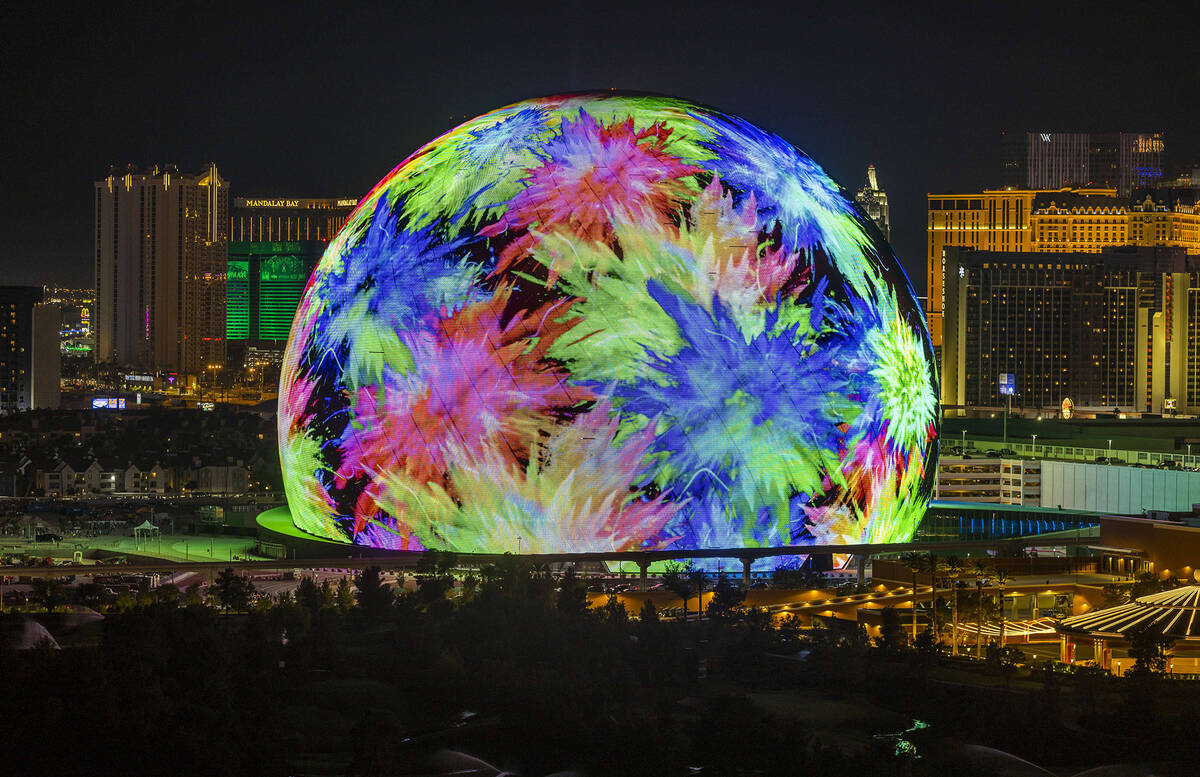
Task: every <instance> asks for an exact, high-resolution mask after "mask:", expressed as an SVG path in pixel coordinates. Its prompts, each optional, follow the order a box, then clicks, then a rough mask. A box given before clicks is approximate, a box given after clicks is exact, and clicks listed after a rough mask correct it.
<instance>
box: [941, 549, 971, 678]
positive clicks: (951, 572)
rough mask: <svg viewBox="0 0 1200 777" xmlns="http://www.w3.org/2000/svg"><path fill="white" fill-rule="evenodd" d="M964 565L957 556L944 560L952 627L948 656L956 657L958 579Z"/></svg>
mask: <svg viewBox="0 0 1200 777" xmlns="http://www.w3.org/2000/svg"><path fill="white" fill-rule="evenodd" d="M965 568H966V564H964V563H963V560H962V559H961V558H959V557H958V556H947V557H946V560H945V570H946V574H947V576H949V578H950V594H951V597H950V612H951V613H952V614H951V617H952V619H953V624H954V625H953V626H952V627H951V630H950V654H951V655H954V656H957V655H958V578H959V576H961V575H962V573H963V570H964V569H965Z"/></svg>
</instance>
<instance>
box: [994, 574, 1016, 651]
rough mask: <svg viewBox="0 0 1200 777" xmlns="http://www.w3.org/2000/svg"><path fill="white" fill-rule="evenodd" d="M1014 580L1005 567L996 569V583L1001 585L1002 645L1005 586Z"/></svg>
mask: <svg viewBox="0 0 1200 777" xmlns="http://www.w3.org/2000/svg"><path fill="white" fill-rule="evenodd" d="M1011 580H1012V575H1010V574H1008V572H1005V571H1004V570H1003V569H999V570H997V571H996V585H998V586H999V587H1000V647H1001V648H1003V647H1004V586H1006V585H1008V583H1009V582H1010V581H1011Z"/></svg>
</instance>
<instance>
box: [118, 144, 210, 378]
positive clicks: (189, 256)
mask: <svg viewBox="0 0 1200 777" xmlns="http://www.w3.org/2000/svg"><path fill="white" fill-rule="evenodd" d="M228 214H229V183H228V182H227V181H225V180H224V179H223V178H221V176H220V174H219V173H218V172H217V167H216V165H214V164H209V165H208V167H207V168H205V169H204V170H203V171H202V172H200V173H196V174H181V173H179V172H178V171H177V170H175V169H174V168H165V169H160V168H158V167H154V168H151V169H150V170H149V171H148V172H145V173H139V172H136V171H135V170H134V169H133V168H129V169H127V170H125V171H123V172H117V171H115V170H114V171H112V172H110V173H109V174H108V176H107V177H105V178H104V179H103V180H100V181H97V182H96V184H95V224H94V235H95V257H94V259H95V269H96V311H95V313H96V314H95V316H94V329H95V332H96V351H95V355H96V359H97V361H102V362H115V363H117V364H124V365H137V366H139V367H142V368H145V369H150V370H173V371H180V372H187V373H192V374H198V373H201V372H203V371H204V370H205V369H206V368H207V367H208V365H212V364H223V363H224V361H225V272H226V266H225V262H226V244H227V242H228V224H229V215H228Z"/></svg>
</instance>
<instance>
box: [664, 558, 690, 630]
mask: <svg viewBox="0 0 1200 777" xmlns="http://www.w3.org/2000/svg"><path fill="white" fill-rule="evenodd" d="M691 571H692V565H691V563H690V562H689V563H687V564H681V563H679V562H678V561H668V562H667V565H666V568H665V569H664V570H663V573H662V583H663V585H664V586H665V587H666V589H667V590H668V591H670V592H671V593H673V594H675V595H676V596H678V597H679V598H680V599H682V600H683V622H684V623H687V618H688V605H687V603H688V599H691V598H692V581H691V579H690V578H689V574H690V573H691Z"/></svg>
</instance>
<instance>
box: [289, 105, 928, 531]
mask: <svg viewBox="0 0 1200 777" xmlns="http://www.w3.org/2000/svg"><path fill="white" fill-rule="evenodd" d="M939 415H940V414H939V407H938V400H937V377H936V375H935V372H934V367H933V359H932V350H931V347H930V343H929V337H928V333H927V330H926V327H925V323H924V319H923V317H922V314H921V312H920V309H919V307H918V306H917V304H916V301H915V298H914V295H913V291H912V288H911V286H910V285H909V283H908V279H907V277H906V276H905V275H904V272H903V271H902V270H901V268H900V266H899V263H898V262H897V261H896V259H895V257H894V256H893V254H892V252H891V250H890V248H889V247H888V246H887V244H886V243H885V242H884V241H883V240H882V238H881V237H880V235H879V233H878V230H876V229H875V228H874V226H873V225H871V224H870V222H869V221H868V220H866V219H865V218H864V217H863V216H862V215H861V214H860V213H859V212H858V211H857V209H856V208H855V207H854V206H853V205H852V204H851V203H850V202H849V201H847V199H846V197H845V195H844V194H843V192H842V190H841V189H840V188H839V187H838V186H837V185H836V184H835V183H834V182H833V181H832V180H831V179H830V178H829V177H828V176H827V175H826V174H825V172H824V171H823V170H822V169H821V168H820V167H819V166H817V164H816V163H815V162H813V161H812V160H811V159H809V158H808V157H807V156H805V155H804V154H803V153H801V152H799V151H797V150H796V149H795V148H794V147H792V146H791V145H789V144H788V143H787V142H785V141H783V140H781V139H780V138H778V137H776V136H774V135H771V134H769V133H767V132H764V131H763V130H760V129H758V128H757V127H755V126H753V125H751V124H749V123H748V122H746V121H744V120H742V119H739V118H736V117H734V116H729V115H726V114H723V113H720V112H718V111H715V110H713V109H710V108H704V107H700V106H697V105H693V104H690V103H687V102H684V101H681V100H677V99H671V98H664V97H654V96H641V95H624V94H594V95H572V96H563V97H547V98H543V99H537V100H529V101H526V102H521V103H517V104H515V105H511V106H508V107H507V108H501V109H500V110H497V111H493V112H491V113H488V114H485V115H483V116H480V117H478V118H476V119H472V120H471V121H468V122H466V123H465V124H462V125H460V126H458V127H456V128H455V129H453V130H451V131H450V132H448V133H446V134H445V135H443V136H441V137H440V138H438V139H436V140H434V141H432V142H431V143H429V144H427V145H426V146H424V147H423V148H421V149H420V150H419V151H417V152H416V153H415V154H413V155H412V156H410V157H409V158H408V159H406V160H405V161H404V162H403V163H401V164H400V166H399V167H397V168H396V169H395V170H393V171H392V172H391V173H390V174H388V176H387V177H385V178H384V179H383V180H382V181H381V182H380V183H379V184H378V185H377V186H376V187H375V188H374V189H373V190H372V191H371V193H370V194H369V195H367V197H366V198H365V199H363V201H362V202H361V203H360V204H359V206H358V208H357V209H356V210H355V212H354V214H353V215H352V216H351V217H350V220H349V221H348V223H347V224H346V226H345V227H344V228H343V229H342V231H341V232H340V233H339V234H338V235H337V237H336V238H335V239H334V240H333V242H332V243H330V245H329V248H328V250H327V251H326V252H325V255H324V257H323V258H322V259H321V262H320V265H319V266H318V267H317V269H316V271H315V272H314V274H313V276H312V278H311V280H310V281H309V285H308V289H307V291H306V292H305V295H304V299H303V301H302V302H301V304H300V308H299V310H298V311H297V313H296V318H295V321H294V323H293V325H292V332H291V337H290V339H289V342H288V348H287V354H286V357H285V361H284V367H283V377H282V380H281V385H280V397H279V438H280V453H281V460H282V464H283V471H284V477H285V482H286V488H287V495H288V503H289V505H290V508H291V513H292V516H293V520H294V521H295V524H296V525H297V526H298V527H299V528H301V529H303V530H305V531H307V532H311V533H312V534H315V535H319V536H322V537H329V538H334V539H339V540H344V541H346V542H352V543H356V544H360V545H371V546H378V547H386V548H394V549H422V548H436V549H439V550H448V551H453V552H459V553H469V552H506V551H511V552H515V553H542V552H545V553H549V552H563V551H611V550H638V549H650V548H653V549H658V548H671V549H675V548H683V549H693V548H738V547H761V546H773V545H803V544H814V543H818V544H825V543H858V542H891V541H905V540H907V539H909V538H910V537H911V536H912V534H913V532H914V530H915V528H916V523H917V521H918V520H919V519H920V517H921V516H922V515H923V513H924V510H925V508H926V505H927V503H928V497H929V492H930V488H931V484H932V482H933V473H934V470H935V465H936V456H937V428H938V422H939Z"/></svg>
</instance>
